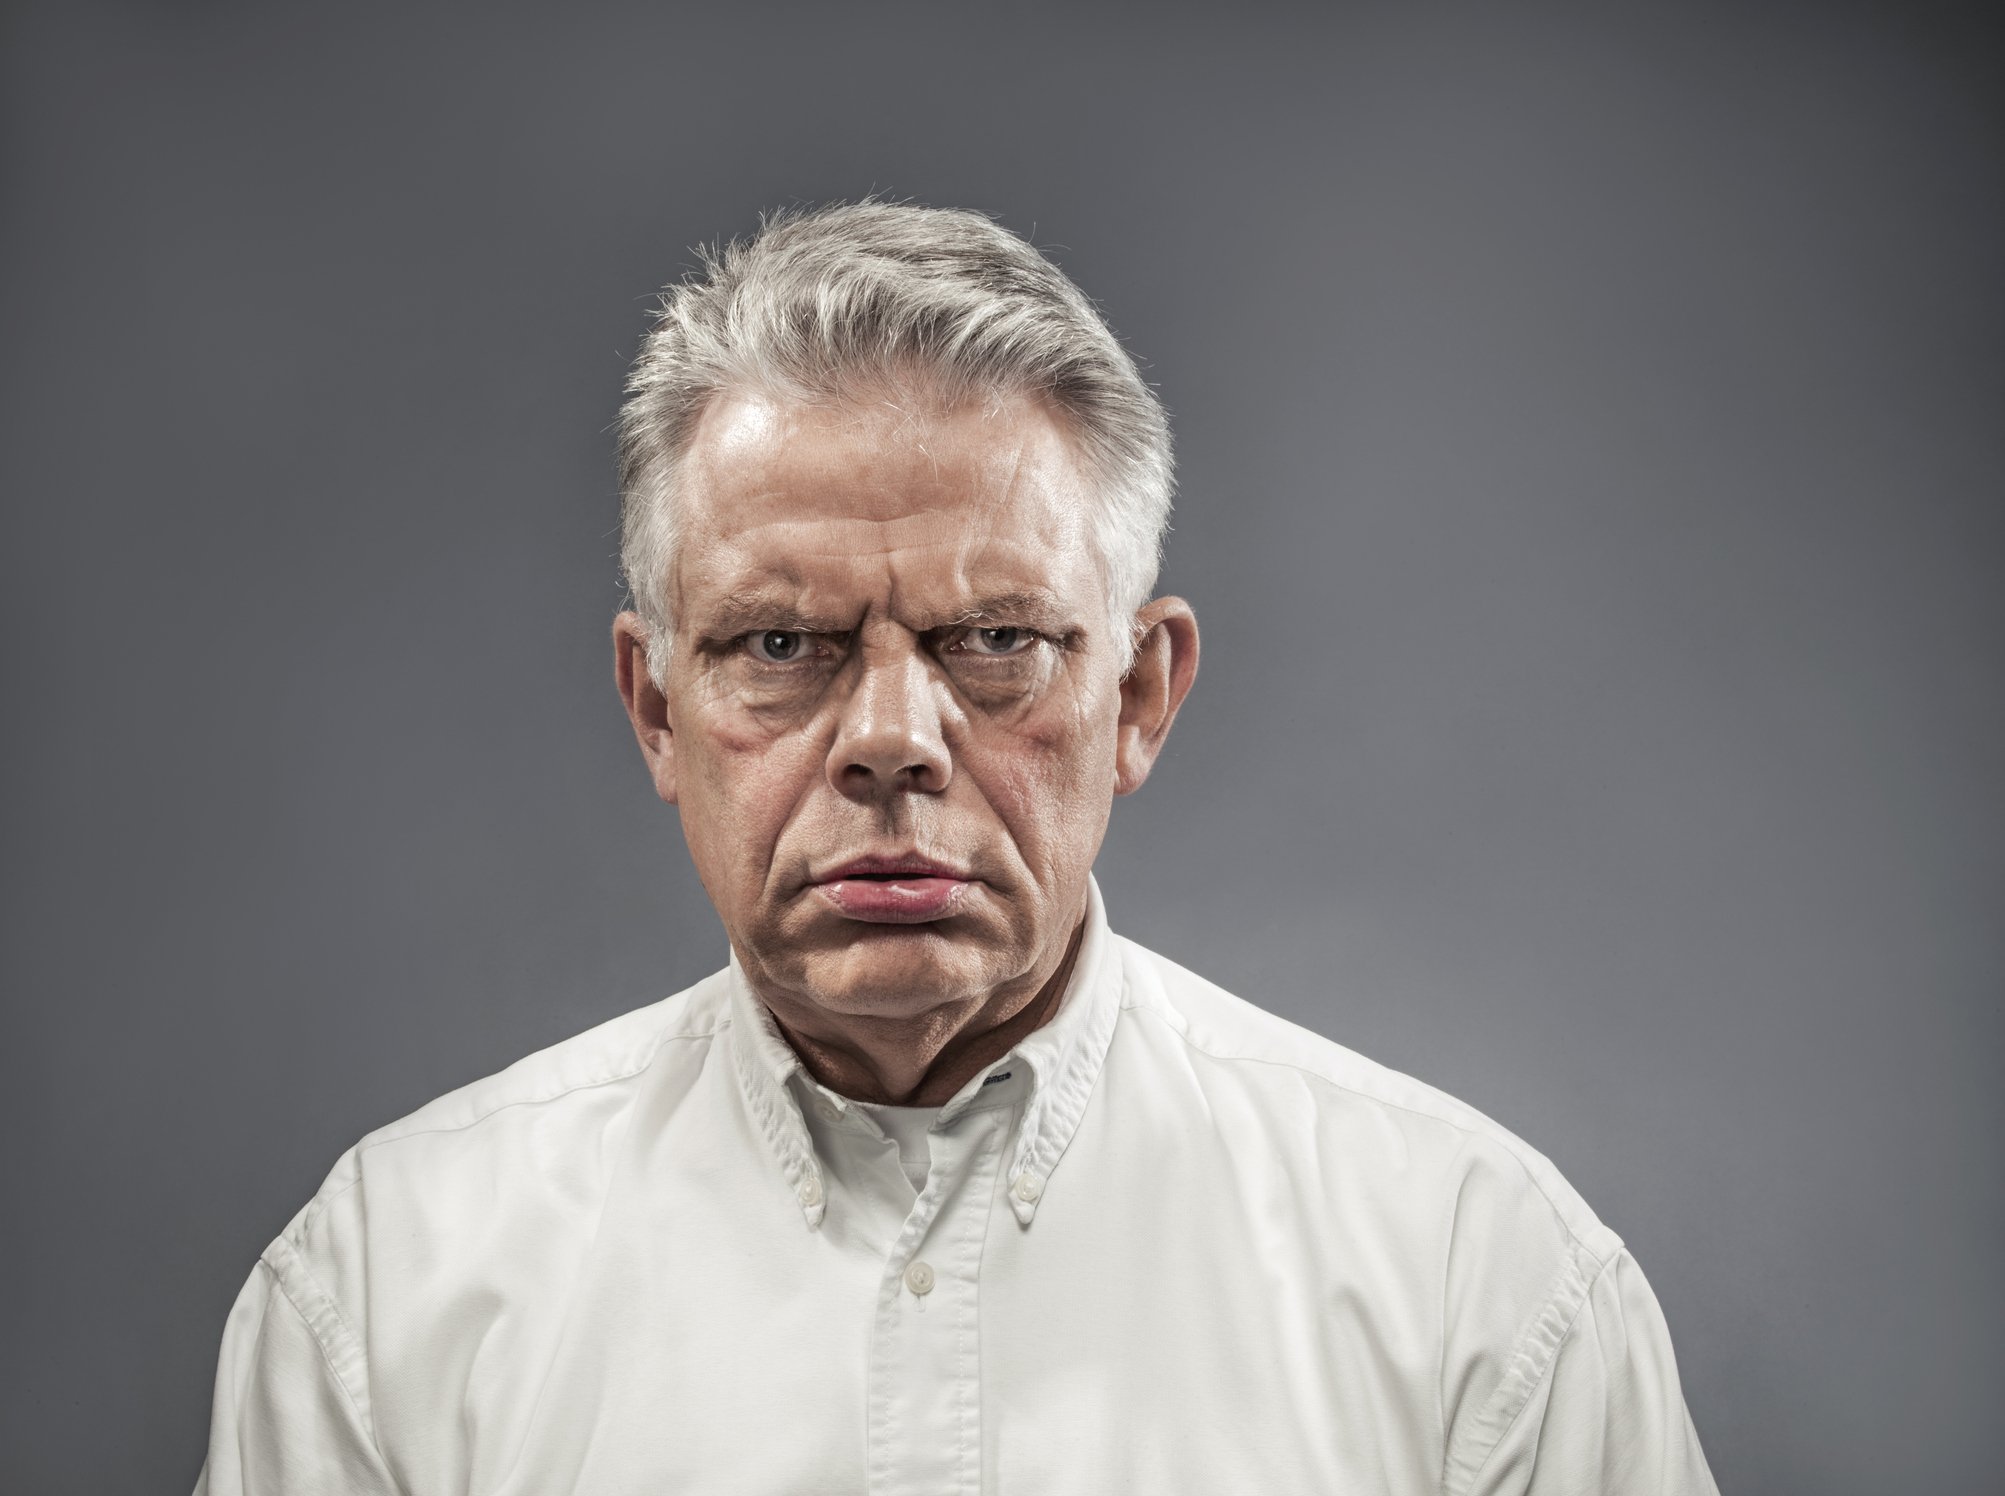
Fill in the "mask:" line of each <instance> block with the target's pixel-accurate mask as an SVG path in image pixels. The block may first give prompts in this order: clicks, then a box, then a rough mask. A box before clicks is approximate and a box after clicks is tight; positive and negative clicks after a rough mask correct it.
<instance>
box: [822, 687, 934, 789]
mask: <svg viewBox="0 0 2005 1496" xmlns="http://www.w3.org/2000/svg"><path fill="white" fill-rule="evenodd" d="M861 663H862V668H861V673H860V674H859V675H858V677H857V680H856V684H855V686H854V687H853V689H852V690H851V692H850V694H849V698H848V700H847V701H845V702H844V703H843V708H842V717H841V719H840V721H839V722H838V723H837V725H836V734H835V742H834V743H833V744H831V745H830V747H829V755H828V778H829V783H830V784H832V785H834V786H835V788H836V790H837V791H838V792H840V793H841V794H843V795H845V796H847V797H848V798H850V799H852V800H878V799H883V798H885V797H887V796H890V795H895V794H900V793H914V792H916V793H919V794H938V793H939V792H940V791H941V790H943V789H945V788H946V787H947V781H948V779H950V778H951V777H952V776H953V760H952V758H951V756H950V755H949V754H948V752H947V742H946V736H945V734H944V733H943V731H942V729H941V722H940V703H939V701H938V699H937V698H936V697H935V695H934V692H935V690H936V689H937V687H936V683H935V682H934V681H933V680H932V679H931V677H930V675H929V673H928V672H927V669H926V665H925V662H924V660H923V659H921V658H920V657H919V656H918V654H917V653H916V652H913V651H907V650H900V651H898V652H896V653H895V654H891V655H888V656H886V657H884V658H881V659H874V660H873V659H865V660H864V661H862V662H861Z"/></svg>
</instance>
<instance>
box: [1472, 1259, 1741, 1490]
mask: <svg viewBox="0 0 2005 1496" xmlns="http://www.w3.org/2000/svg"><path fill="white" fill-rule="evenodd" d="M1553 1328H1554V1329H1555V1330H1558V1332H1559V1333H1558V1336H1557V1339H1556V1342H1555V1344H1554V1349H1553V1351H1552V1353H1551V1355H1550V1356H1549V1357H1541V1356H1539V1355H1538V1351H1537V1344H1536V1339H1534V1341H1533V1343H1532V1344H1531V1345H1528V1346H1521V1347H1520V1354H1521V1355H1523V1354H1525V1353H1526V1352H1529V1353H1530V1359H1529V1361H1520V1363H1519V1364H1520V1366H1521V1367H1522V1368H1523V1369H1524V1370H1525V1371H1526V1372H1527V1373H1528V1374H1530V1375H1532V1376H1535V1378H1536V1379H1535V1380H1534V1381H1532V1382H1531V1385H1530V1386H1529V1388H1528V1390H1527V1393H1526V1395H1525V1397H1524V1399H1523V1402H1522V1404H1521V1405H1520V1406H1519V1407H1518V1409H1517V1410H1516V1412H1515V1414H1514V1415H1513V1416H1511V1417H1510V1418H1509V1421H1508V1423H1507V1425H1506V1426H1505V1427H1504V1428H1503V1430H1502V1432H1501V1434H1500V1436H1499V1437H1498V1438H1497V1440H1496V1442H1495V1443H1494V1444H1493V1445H1492V1446H1491V1447H1490V1449H1489V1452H1488V1454H1487V1455H1486V1456H1485V1457H1484V1458H1483V1460H1482V1463H1481V1464H1480V1466H1479V1467H1478V1468H1477V1469H1476V1470H1475V1471H1474V1473H1473V1477H1472V1479H1471V1480H1470V1481H1469V1482H1468V1483H1466V1484H1460V1485H1459V1487H1458V1488H1459V1490H1461V1491H1466V1492H1467V1493H1468V1496H1718V1488H1717V1487H1716V1486H1715V1485H1714V1484H1713V1478H1712V1474H1711V1472H1710V1471H1709V1470H1708V1469H1707V1468H1706V1459H1705V1455H1704V1454H1703V1453H1702V1452H1701V1451H1700V1448H1699V1439H1698V1435H1697V1433H1696V1432H1695V1431H1694V1429H1693V1427H1692V1420H1691V1415H1690V1414H1689V1413H1688V1412H1687V1411H1686V1408H1685V1398H1684V1394H1683V1392H1682V1390H1681V1389H1680V1387H1679V1384H1678V1366H1677V1362H1676V1360H1675V1358H1674V1357H1673V1355H1672V1352H1671V1334H1670V1330H1669V1329H1668V1328H1667V1327H1666V1325H1665V1323H1664V1316H1663V1312H1662V1311H1661V1310H1660V1309H1659V1308H1658V1307H1657V1298H1656V1295H1655V1294H1653V1293H1652V1292H1651V1291H1650V1285H1649V1283H1648V1282H1646V1281H1645V1280H1644V1277H1643V1270H1642V1269H1641V1268H1640V1267H1638V1266H1637V1265H1636V1260H1635V1259H1634V1258H1633V1257H1631V1256H1630V1255H1629V1252H1628V1251H1627V1249H1621V1250H1618V1251H1617V1252H1616V1253H1615V1254H1614V1255H1613V1256H1611V1257H1610V1258H1609V1259H1608V1260H1607V1262H1606V1263H1605V1264H1603V1266H1602V1267H1601V1270H1600V1271H1599V1272H1598V1273H1596V1274H1595V1275H1594V1277H1593V1279H1592V1281H1591V1282H1590V1283H1589V1284H1588V1286H1587V1292H1586V1294H1585V1296H1584V1297H1582V1298H1581V1299H1580V1300H1579V1308H1578V1310H1577V1311H1576V1312H1575V1313H1574V1314H1573V1315H1572V1318H1571V1322H1570V1323H1568V1324H1567V1325H1566V1326H1565V1327H1564V1328H1563V1329H1561V1328H1560V1327H1558V1326H1554V1327H1553ZM1541 1361H1543V1363H1544V1364H1543V1366H1542V1367H1541V1366H1540V1362H1541Z"/></svg>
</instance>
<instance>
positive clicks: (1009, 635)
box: [962, 628, 1037, 658]
mask: <svg viewBox="0 0 2005 1496" xmlns="http://www.w3.org/2000/svg"><path fill="white" fill-rule="evenodd" d="M1036 642H1037V635H1035V634H1033V633H1032V632H1031V631H1030V630H1029V629H1014V628H1001V629H982V628H976V629H969V630H968V632H967V633H966V634H965V635H963V636H962V646H963V648H965V649H966V650H967V652H968V653H969V654H976V655H988V656H989V657H991V658H996V657H1000V656H1004V655H1014V654H1022V653H1023V652H1024V651H1025V650H1026V649H1028V648H1030V646H1031V645H1033V644H1035V643H1036Z"/></svg>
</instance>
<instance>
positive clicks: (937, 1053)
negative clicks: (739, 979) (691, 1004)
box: [767, 919, 1086, 1106]
mask: <svg viewBox="0 0 2005 1496" xmlns="http://www.w3.org/2000/svg"><path fill="white" fill-rule="evenodd" d="M1085 933H1086V922H1085V920H1083V919H1082V920H1080V922H1079V924H1078V926H1077V927H1076V928H1074V930H1073V932H1072V939H1071V942H1070V943H1069V944H1068V945H1067V946H1066V948H1065V954H1064V956H1063V957H1061V958H1060V960H1059V962H1058V966H1057V969H1056V970H1054V971H1053V972H1052V973H1051V975H1050V976H1049V977H1047V978H1046V979H1045V980H1044V982H1043V984H1042V985H1040V986H1039V987H1038V988H1037V989H1036V990H1035V991H1034V992H1033V993H1032V994H1031V995H1030V997H1029V999H1028V1000H1027V1001H1020V1002H1013V1001H1010V1000H1009V998H1008V997H1006V996H1004V995H1003V994H999V993H998V994H991V996H990V997H989V998H988V999H987V1000H986V1001H983V1002H980V1003H977V1004H975V1005H974V1006H973V1007H972V1008H971V1009H970V1010H969V1011H967V1012H966V1013H965V1014H955V1013H952V1012H948V1013H945V1014H941V1013H937V1012H936V1013H931V1014H928V1015H926V1016H925V1017H924V1018H923V1019H920V1020H918V1021H917V1022H916V1023H891V1022H877V1023H873V1022H870V1021H868V1020H866V1021H865V1022H863V1023H862V1024H860V1025H859V1026H858V1027H859V1031H858V1032H856V1033H854V1034H852V1035H846V1036H845V1037H844V1040H840V1041H838V1040H831V1039H827V1038H817V1037H816V1036H814V1035H811V1034H806V1033H803V1032H801V1031H800V1030H798V1029H796V1028H794V1027H792V1026H791V1025H789V1024H788V1022H787V1020H786V1018H785V1017H784V1016H782V1014H781V1013H780V1012H779V1010H778V1009H777V1008H774V1007H773V1005H772V1004H770V1003H769V1004H767V1007H768V1010H769V1011H771V1012H772V1014H773V1021H774V1022H775V1023H776V1024H777V1025H778V1026H779V1030H780V1034H781V1036H782V1037H783V1038H785V1039H786V1041H787V1043H788V1044H789V1045H790V1046H792V1048H793V1051H794V1053H795V1054H797V1055H799V1056H800V1058H801V1064H802V1065H804V1066H805V1067H806V1068H807V1072H808V1074H810V1075H812V1076H813V1077H814V1078H815V1079H816V1080H818V1081H820V1082H821V1083H822V1084H823V1085H824V1086H827V1087H828V1088H829V1089H830V1090H831V1091H834V1092H835V1093H836V1094H837V1095H838V1096H847V1097H849V1098H850V1099H852V1100H854V1101H871V1102H880V1103H884V1104H888V1105H891V1106H942V1105H944V1104H945V1103H947V1102H948V1101H951V1100H952V1099H953V1098H954V1095H955V1094H956V1093H957V1092H958V1091H959V1090H960V1089H961V1087H963V1086H965V1085H966V1084H967V1083H968V1082H969V1081H970V1080H972V1079H973V1078H974V1077H975V1076H976V1075H978V1074H979V1073H980V1072H981V1071H982V1069H983V1068H984V1067H986V1066H988V1065H991V1064H993V1063H994V1062H995V1061H997V1060H999V1059H1001V1058H1002V1057H1003V1056H1004V1055H1006V1054H1008V1053H1009V1052H1010V1050H1011V1049H1013V1048H1014V1047H1015V1046H1016V1045H1017V1043H1018V1042H1019V1041H1020V1040H1022V1039H1023V1038H1024V1036H1025V1035H1027V1034H1030V1033H1033V1032H1035V1031H1036V1030H1037V1029H1039V1028H1042V1027H1043V1026H1044V1025H1045V1024H1046V1023H1048V1022H1050V1021H1051V1018H1052V1015H1053V1014H1055V1013H1056V1012H1057V1011H1058V1005H1059V1003H1060V1002H1061V1001H1063V999H1064V996H1065V986H1066V983H1067V982H1069V981H1070V980H1071V978H1072V966H1073V963H1074V961H1076V960H1077V959H1078V955H1079V946H1080V942H1081V941H1082V940H1083V939H1084V937H1085Z"/></svg>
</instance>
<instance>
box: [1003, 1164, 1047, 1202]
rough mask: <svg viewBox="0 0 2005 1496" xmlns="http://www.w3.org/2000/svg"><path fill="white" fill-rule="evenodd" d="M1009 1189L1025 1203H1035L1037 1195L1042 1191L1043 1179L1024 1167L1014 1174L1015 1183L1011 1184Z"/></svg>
mask: <svg viewBox="0 0 2005 1496" xmlns="http://www.w3.org/2000/svg"><path fill="white" fill-rule="evenodd" d="M1010 1189H1011V1191H1012V1192H1013V1193H1014V1194H1015V1195H1016V1197H1017V1199H1019V1200H1021V1201H1023V1203H1024V1204H1026V1205H1032V1204H1035V1203H1036V1201H1037V1197H1038V1196H1039V1195H1041V1194H1043V1193H1044V1181H1043V1180H1042V1179H1039V1178H1038V1177H1037V1176H1036V1175H1035V1174H1033V1173H1031V1172H1030V1170H1028V1169H1025V1170H1024V1171H1023V1172H1022V1173H1021V1174H1019V1175H1017V1176H1016V1183H1015V1184H1013V1185H1011V1186H1010Z"/></svg>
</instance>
